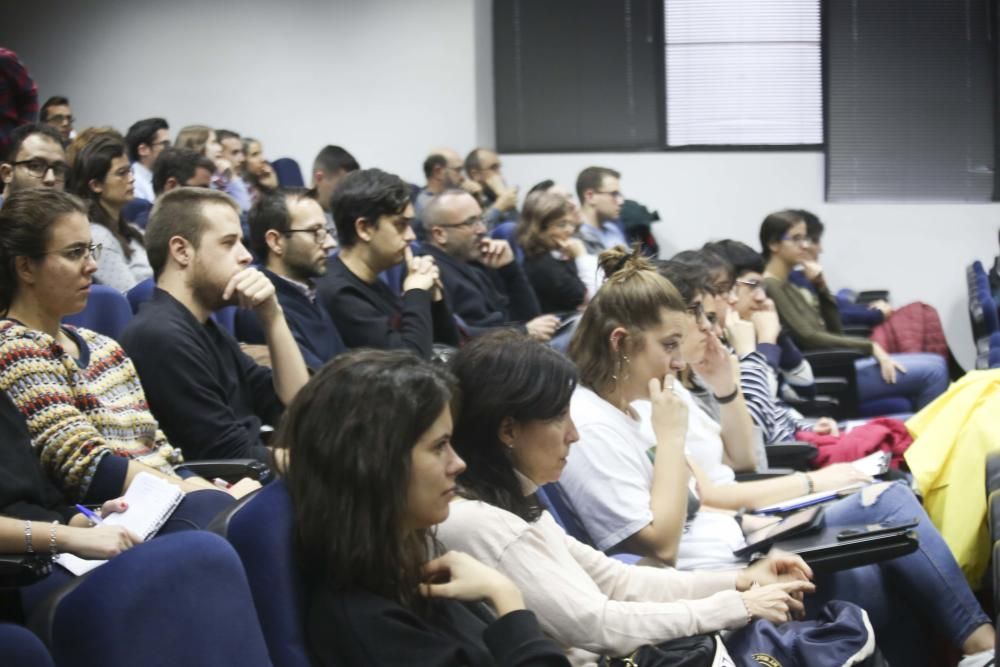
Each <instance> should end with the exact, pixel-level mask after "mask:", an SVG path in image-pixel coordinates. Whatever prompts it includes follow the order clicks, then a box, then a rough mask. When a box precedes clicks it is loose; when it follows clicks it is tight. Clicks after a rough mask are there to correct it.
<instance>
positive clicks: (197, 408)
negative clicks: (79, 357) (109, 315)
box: [121, 288, 284, 461]
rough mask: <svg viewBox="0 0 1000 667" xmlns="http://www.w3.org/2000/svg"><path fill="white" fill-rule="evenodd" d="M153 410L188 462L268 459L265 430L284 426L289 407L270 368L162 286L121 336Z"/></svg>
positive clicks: (172, 441) (212, 322)
mask: <svg viewBox="0 0 1000 667" xmlns="http://www.w3.org/2000/svg"><path fill="white" fill-rule="evenodd" d="M121 344H122V347H124V348H125V351H126V352H127V353H128V355H129V356H130V357H132V362H133V363H134V364H135V368H136V370H137V371H138V372H139V379H140V380H142V387H143V389H144V390H145V392H146V398H147V400H148V401H149V407H150V410H152V412H153V416H155V417H156V420H157V421H158V422H159V423H160V428H162V429H163V432H164V433H165V434H166V436H167V440H169V441H170V444H172V445H174V446H175V447H180V448H181V450H182V452H183V454H184V458H185V459H187V460H189V461H197V460H199V459H232V458H256V459H258V460H261V461H268V459H269V457H268V452H267V449H266V448H265V447H264V444H263V443H262V442H261V439H260V427H261V424H262V423H264V424H271V425H275V426H276V425H277V423H278V419H279V418H280V417H281V413H282V411H283V410H284V407H283V406H282V404H281V401H280V400H279V399H278V396H277V394H276V393H275V391H274V383H273V381H272V379H271V369H269V368H265V367H263V366H258V365H257V363H256V362H254V360H253V359H251V358H250V357H248V356H247V355H246V354H244V353H243V351H242V350H240V345H239V343H237V342H236V340H235V339H234V338H233V337H232V336H230V335H229V334H228V333H226V332H225V331H223V330H222V329H220V328H219V327H218V325H216V323H215V322H214V321H213V320H211V319H209V320H208V321H207V322H205V323H204V324H202V323H201V322H199V321H198V320H197V319H196V318H195V316H194V314H192V313H191V311H190V310H188V309H187V307H186V306H184V304H182V303H180V302H179V301H177V300H176V299H175V298H174V297H172V296H170V294H168V293H167V292H164V291H163V290H161V289H159V288H157V290H156V292H155V293H154V294H153V298H152V299H151V300H150V301H147V302H146V303H144V304H143V305H142V307H141V308H140V309H139V313H138V314H137V315H136V316H135V317H134V318H132V321H131V322H129V324H128V326H127V327H125V331H124V332H123V333H122V337H121Z"/></svg>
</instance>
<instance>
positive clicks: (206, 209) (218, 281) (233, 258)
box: [190, 203, 253, 310]
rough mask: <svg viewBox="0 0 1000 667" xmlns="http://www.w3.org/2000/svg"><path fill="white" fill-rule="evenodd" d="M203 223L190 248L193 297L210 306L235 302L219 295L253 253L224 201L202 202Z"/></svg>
mask: <svg viewBox="0 0 1000 667" xmlns="http://www.w3.org/2000/svg"><path fill="white" fill-rule="evenodd" d="M202 213H203V215H204V216H205V227H204V231H203V233H202V235H201V241H200V243H199V244H198V247H197V248H195V249H194V250H193V252H194V260H193V262H192V266H191V277H190V285H191V289H192V291H193V292H194V294H195V297H196V298H197V299H198V301H199V302H200V303H202V304H203V305H204V306H205V307H207V308H208V309H209V310H218V309H219V308H222V307H223V306H227V305H233V304H235V303H236V300H235V299H236V295H235V294H234V295H233V297H232V298H231V299H230V302H229V303H227V302H225V301H223V299H222V293H223V292H224V291H225V289H226V285H228V284H229V281H230V280H231V279H232V277H233V276H234V275H236V274H237V273H239V272H240V271H242V270H243V269H245V268H246V267H248V266H250V262H252V261H253V256H252V255H251V254H250V252H249V251H248V250H247V249H246V247H245V246H244V245H243V230H242V227H241V226H240V218H239V216H238V215H237V214H236V211H235V210H234V209H233V208H231V207H230V206H227V205H225V204H216V203H210V204H204V205H203V208H202Z"/></svg>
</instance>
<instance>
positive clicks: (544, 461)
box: [501, 403, 580, 486]
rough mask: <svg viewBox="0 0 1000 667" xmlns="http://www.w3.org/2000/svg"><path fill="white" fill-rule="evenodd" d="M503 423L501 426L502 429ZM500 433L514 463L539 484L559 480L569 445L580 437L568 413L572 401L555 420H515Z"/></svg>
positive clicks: (564, 465)
mask: <svg viewBox="0 0 1000 667" xmlns="http://www.w3.org/2000/svg"><path fill="white" fill-rule="evenodd" d="M503 428H504V426H502V427H501V430H503ZM509 428H510V433H509V434H503V433H502V434H501V440H507V441H508V442H506V443H505V444H506V445H509V446H510V449H509V450H508V451H509V452H510V458H511V464H512V465H513V466H514V468H516V469H517V471H518V472H520V473H521V474H522V475H524V476H525V477H527V478H528V479H530V480H531V481H532V482H534V483H535V484H537V485H538V486H543V485H545V484H549V483H550V482H555V481H558V480H559V477H560V476H561V475H562V471H563V468H565V467H566V458H567V457H568V456H569V448H570V446H571V445H572V444H573V443H574V442H576V441H577V440H579V439H580V436H579V434H578V433H577V431H576V426H575V425H574V424H573V418H572V417H570V414H569V404H568V403H567V404H566V406H565V407H564V408H563V410H562V411H561V412H560V413H559V414H558V415H556V416H555V417H553V418H552V419H533V420H531V421H527V422H523V423H522V422H512V423H511V424H510V426H509Z"/></svg>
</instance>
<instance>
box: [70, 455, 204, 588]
mask: <svg viewBox="0 0 1000 667" xmlns="http://www.w3.org/2000/svg"><path fill="white" fill-rule="evenodd" d="M183 498H184V492H183V491H181V490H180V488H178V487H177V486H175V485H174V484H171V483H170V482H167V481H165V480H163V479H161V478H159V477H157V476H155V475H151V474H149V473H148V472H140V473H139V474H138V475H136V476H135V479H133V480H132V483H131V484H129V487H128V491H126V492H125V502H126V503H127V504H128V509H127V510H125V511H124V512H118V513H115V514H112V515H110V516H109V517H108V518H106V519H105V520H104V523H106V524H108V525H110V526H125V527H126V528H128V529H129V530H131V531H132V532H133V533H135V534H136V535H138V536H139V537H141V538H142V539H143V540H147V539H149V538H150V537H152V536H153V535H155V534H156V531H158V530H159V529H160V527H161V526H162V525H163V524H164V523H165V522H166V520H167V519H168V518H170V515H171V514H172V513H173V511H174V509H176V507H177V505H179V504H180V502H181V500H182V499H183ZM54 560H55V562H56V563H58V564H59V565H62V566H63V567H64V568H66V569H67V570H69V571H70V572H72V573H73V574H75V575H78V576H79V575H81V574H84V573H85V572H89V571H91V570H93V569H94V568H95V567H97V566H98V565H102V564H103V563H105V562H107V561H104V560H87V559H83V558H79V557H77V556H74V555H73V554H59V555H58V556H56V557H55V559H54Z"/></svg>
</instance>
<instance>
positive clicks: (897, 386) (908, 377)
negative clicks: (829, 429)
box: [760, 211, 948, 410]
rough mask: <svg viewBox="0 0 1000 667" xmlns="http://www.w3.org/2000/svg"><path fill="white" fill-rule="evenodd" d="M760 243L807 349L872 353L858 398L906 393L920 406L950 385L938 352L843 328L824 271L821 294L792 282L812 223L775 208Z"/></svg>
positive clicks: (767, 282)
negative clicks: (898, 348)
mask: <svg viewBox="0 0 1000 667" xmlns="http://www.w3.org/2000/svg"><path fill="white" fill-rule="evenodd" d="M760 243H761V247H762V248H763V251H762V252H763V255H764V259H765V261H766V262H767V264H766V266H765V271H764V287H765V289H766V290H767V295H768V296H769V297H770V298H771V299H772V300H773V301H774V305H775V307H776V308H777V310H778V315H780V316H781V321H782V323H783V324H784V325H785V326H786V327H787V328H788V330H789V332H790V333H791V334H792V337H793V338H794V339H795V342H796V343H797V344H798V345H799V346H800V347H801V348H802V349H805V350H813V349H822V348H826V347H848V348H851V349H853V350H857V351H859V352H860V353H862V354H865V355H871V356H868V357H866V358H864V359H860V360H858V361H856V362H855V364H854V365H855V367H856V369H857V383H858V400H860V401H867V400H871V399H874V398H882V397H885V396H905V397H907V398H908V399H910V400H911V401H912V403H913V406H914V408H915V409H916V410H919V409H920V408H922V407H924V406H925V405H927V404H928V403H930V402H931V401H932V400H934V398H935V397H937V396H939V395H940V394H941V393H942V392H944V390H945V389H947V388H948V367H947V364H946V362H945V360H944V358H942V357H941V356H939V355H936V354H926V353H917V354H892V355H890V354H889V353H888V352H886V351H885V349H884V348H883V347H882V346H881V345H879V344H878V343H876V342H874V341H870V340H868V339H866V338H861V337H858V336H846V335H844V334H843V333H842V329H841V325H840V314H839V312H838V311H837V302H836V300H835V299H834V298H833V295H832V294H831V293H830V290H829V289H828V288H827V286H826V280H825V278H824V277H823V274H822V272H819V273H815V274H809V273H807V274H806V275H807V277H809V278H810V280H811V282H812V283H813V286H814V288H815V299H814V300H812V301H810V300H809V299H808V298H807V296H806V293H803V291H802V290H800V289H799V288H798V287H796V286H795V285H794V284H792V283H791V282H789V280H788V275H789V274H790V273H791V271H792V269H793V268H794V267H795V266H797V265H799V264H801V263H802V262H803V261H807V258H808V256H807V254H806V249H807V246H808V245H809V244H810V241H809V237H808V236H807V235H806V223H805V221H803V220H802V217H801V216H799V215H798V214H796V213H794V212H792V211H780V212H778V213H772V214H771V215H769V216H767V218H765V219H764V222H763V224H762V225H761V228H760Z"/></svg>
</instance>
